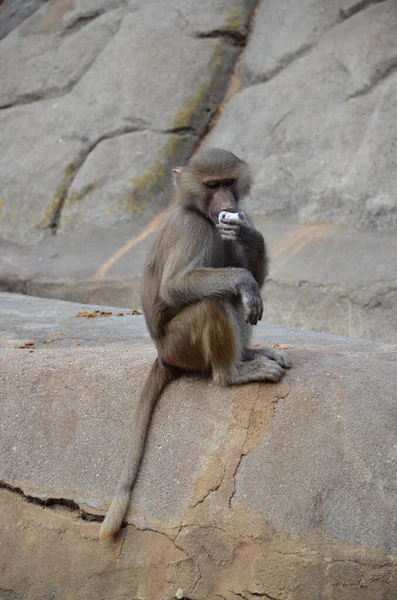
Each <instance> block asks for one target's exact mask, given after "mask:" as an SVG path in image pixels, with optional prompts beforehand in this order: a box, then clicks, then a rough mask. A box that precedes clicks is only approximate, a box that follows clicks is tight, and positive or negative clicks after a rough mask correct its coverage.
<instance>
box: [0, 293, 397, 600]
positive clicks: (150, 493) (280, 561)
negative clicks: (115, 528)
mask: <svg viewBox="0 0 397 600" xmlns="http://www.w3.org/2000/svg"><path fill="white" fill-rule="evenodd" d="M0 307H1V312H0V330H1V349H0V359H1V363H2V365H1V370H0V373H1V375H0V378H1V391H0V395H1V403H0V407H1V408H0V410H1V419H0V423H1V442H0V443H1V452H0V456H1V459H0V477H1V480H2V481H3V487H5V488H8V491H7V489H6V490H4V491H3V492H2V496H1V497H2V502H3V509H2V511H1V514H2V518H3V515H4V518H5V519H6V521H5V523H6V524H7V526H6V528H5V530H6V536H7V538H6V540H8V541H6V543H5V544H4V543H3V544H2V547H3V549H4V551H3V550H2V551H1V553H0V559H1V561H2V566H3V573H5V579H4V577H3V581H4V583H3V586H4V587H5V589H8V590H13V591H14V593H15V594H16V596H15V597H19V596H18V594H19V595H20V596H21V597H23V598H35V597H37V596H38V594H39V593H40V594H44V593H45V592H46V593H48V592H49V589H50V587H49V586H50V585H52V588H51V589H55V590H56V593H57V597H60V598H67V597H74V598H104V599H105V598H108V597H109V596H108V595H107V594H109V590H110V589H112V592H111V593H112V597H113V596H114V597H116V598H124V597H126V596H125V595H123V594H125V593H126V592H125V590H126V589H128V590H129V592H128V593H129V594H130V597H137V598H138V597H141V598H142V597H143V598H174V597H192V598H197V599H203V600H204V599H208V598H214V599H215V598H216V597H217V594H218V597H219V596H220V597H224V598H227V600H229V599H230V600H232V599H233V600H234V599H235V597H237V598H239V597H240V598H248V599H250V598H252V597H254V596H255V597H257V596H258V595H259V597H260V596H261V594H262V596H263V597H266V594H268V596H269V595H270V596H271V597H275V598H288V597H289V596H290V597H293V598H294V600H295V599H296V600H313V599H318V600H320V598H321V599H323V598H325V599H328V598H329V599H331V598H338V600H339V599H340V598H342V599H343V600H348V599H349V600H352V599H356V598H357V600H363V599H364V600H377V599H378V598H379V600H380V599H383V600H384V598H387V599H390V600H392V599H393V598H394V596H393V593H395V589H396V581H397V556H396V555H397V543H396V540H397V521H396V516H395V515H396V509H397V495H396V490H395V485H394V483H393V482H394V479H395V471H396V462H397V454H396V451H395V450H396V448H395V447H396V444H395V434H394V429H395V428H394V425H393V424H394V423H395V422H396V419H397V408H396V407H397V404H396V400H397V397H396V391H395V390H396V386H397V346H392V345H375V344H371V343H369V342H364V341H357V340H356V341H355V340H345V339H343V338H337V337H332V336H329V335H325V334H315V333H311V332H304V331H300V330H297V329H286V328H281V327H277V326H264V325H260V326H259V327H257V328H255V340H254V341H255V343H259V344H261V345H264V344H271V345H277V346H278V347H282V348H284V349H286V351H288V352H289V353H290V354H291V357H292V359H293V363H294V366H293V368H292V369H291V371H290V372H289V373H288V375H287V376H286V377H285V378H284V380H283V381H282V382H281V383H279V384H276V385H274V384H262V385H259V384H252V385H247V386H240V387H235V388H228V389H220V388H217V387H216V386H215V385H214V384H212V383H211V382H209V381H204V380H200V379H196V378H194V377H183V378H181V379H180V380H179V381H177V382H175V383H174V384H172V385H170V386H169V388H168V389H167V390H166V392H165V393H164V395H163V396H162V398H161V401H160V403H159V405H158V408H157V409H156V412H155V415H154V419H153V423H152V427H151V430H150V435H149V440H148V447H147V452H146V454H145V458H144V461H143V465H142V470H141V472H140V475H139V477H138V481H137V484H136V486H135V488H134V491H133V493H132V499H131V506H130V510H129V512H128V515H127V522H128V523H129V524H130V527H128V528H127V530H126V534H125V535H126V537H125V536H123V538H122V539H119V540H115V541H109V542H108V543H106V544H102V545H101V544H99V542H98V541H97V540H96V535H97V533H98V524H97V523H87V522H86V521H84V520H80V519H78V518H77V517H78V515H79V514H80V515H83V516H84V515H85V517H86V518H88V517H90V516H91V518H97V517H98V515H99V514H103V513H104V511H105V509H106V507H107V506H108V503H109V501H110V499H111V497H112V494H113V491H114V487H115V484H116V482H117V479H118V476H119V473H120V470H121V467H122V462H123V458H124V456H125V449H126V443H127V440H128V436H129V435H131V431H132V420H133V418H134V407H135V406H136V403H137V401H138V396H139V390H140V388H141V385H142V382H143V379H144V377H145V375H146V373H147V371H148V369H149V366H150V363H151V361H152V360H153V358H154V356H155V352H154V348H153V345H152V343H151V341H150V340H149V338H148V335H147V333H146V330H145V326H144V322H143V317H142V316H139V315H137V316H135V315H128V314H126V311H125V310H124V311H123V310H122V309H117V308H107V309H106V310H104V309H103V307H97V306H84V305H80V304H73V303H66V302H56V301H51V300H41V299H35V298H26V297H24V296H18V295H12V294H1V295H0ZM95 311H99V312H95ZM100 311H102V312H105V313H110V314H107V315H106V316H105V315H103V316H97V317H95V316H91V315H100ZM121 312H124V315H122V316H121V315H120V316H117V315H118V313H121ZM79 313H80V314H83V315H84V314H85V316H79V317H78V316H76V315H78V314H79ZM13 490H14V492H13ZM18 490H19V492H18ZM26 496H29V497H30V498H32V497H33V498H36V499H37V500H38V501H41V502H42V503H43V504H44V505H45V504H47V505H53V506H55V508H54V509H50V508H48V507H47V508H46V509H43V508H42V507H37V506H31V505H29V504H27V503H26V501H25V500H24V497H26ZM65 505H68V506H69V508H68V509H67V508H65ZM57 506H59V509H57ZM62 506H63V507H64V508H63V512H57V511H58V510H61V509H62ZM77 507H79V508H80V511H82V512H80V513H79V512H78V511H77ZM65 510H66V512H65ZM28 540H30V541H29V544H30V545H32V544H33V543H37V544H38V546H39V547H40V552H39V553H35V556H34V557H32V558H31V559H30V560H29V561H27V563H28V567H26V568H27V572H28V573H31V576H32V578H33V584H31V587H30V588H29V587H28V586H27V583H26V582H25V581H24V580H21V578H20V577H18V568H17V565H18V564H22V562H21V561H23V562H25V560H26V559H25V555H24V551H23V552H22V554H19V557H18V558H16V556H15V552H14V553H13V552H11V551H10V546H11V547H14V548H15V547H19V545H21V548H22V547H25V545H26V543H27V541H28ZM13 544H14V546H13ZM5 546H6V548H7V551H5V548H4V547H5ZM50 548H51V550H50ZM72 549H73V550H72ZM65 553H67V554H70V553H73V554H74V556H75V558H73V562H74V560H77V561H78V557H82V556H85V558H84V560H82V562H81V563H80V566H79V568H78V569H77V575H76V578H75V579H73V581H70V580H67V578H66V576H65V572H64V569H62V568H61V569H58V567H57V566H56V565H57V564H58V562H59V561H61V560H62V558H61V557H62V556H64V555H65ZM48 554H50V557H51V559H50V564H53V565H54V567H53V572H54V570H55V571H56V575H54V576H53V578H52V580H51V576H50V575H49V574H48V573H47V574H46V573H45V576H44V577H40V578H38V577H37V575H36V574H35V573H36V571H37V570H38V568H39V566H40V564H41V563H42V562H43V561H45V560H47V559H46V556H47V555H48ZM10 556H11V558H10ZM160 556H161V559H160ZM51 561H52V562H51ZM63 562H64V561H63ZM155 564H157V567H158V568H157V576H156V577H155V578H153V579H152V578H151V577H150V573H151V572H152V570H153V569H154V565H155ZM105 567H106V569H105ZM104 569H105V570H104ZM100 572H101V573H102V575H101V576H100V578H99V580H98V579H97V577H96V574H99V573H100ZM121 572H122V573H123V574H121ZM105 573H106V574H105ZM118 573H120V578H119V576H118ZM29 581H30V580H29ZM50 581H51V583H50ZM115 581H117V582H119V583H118V584H117V586H116V588H115V587H114V585H115ZM364 583H365V585H364ZM347 585H348V586H349V587H348V590H349V595H347V588H346V586H347ZM82 586H83V587H82ZM145 586H146V587H145ZM35 594H36V595H35ZM68 594H69V595H68ZM233 594H234V596H233ZM249 594H251V595H249ZM285 594H287V595H285ZM288 594H289V596H288Z"/></svg>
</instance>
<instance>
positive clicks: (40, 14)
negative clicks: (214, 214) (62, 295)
mask: <svg viewBox="0 0 397 600" xmlns="http://www.w3.org/2000/svg"><path fill="white" fill-rule="evenodd" d="M204 8H205V13H204V14H203V15H201V14H200V12H199V11H198V10H197V8H196V6H195V2H193V0H181V1H180V2H174V3H173V4H172V6H170V5H169V3H167V2H161V1H157V2H150V3H139V2H127V3H126V2H124V1H123V0H112V2H104V1H96V2H94V1H92V0H91V1H88V0H79V1H76V2H70V1H69V0H58V1H57V2H53V3H49V4H46V5H45V6H43V7H42V8H41V9H40V10H39V11H37V12H36V13H35V14H33V15H32V16H30V17H29V18H28V19H26V20H25V21H23V22H22V23H21V24H20V25H19V26H18V27H17V28H16V29H14V30H13V31H12V32H11V33H9V35H8V36H6V37H5V38H4V39H3V40H2V41H1V42H0V79H1V82H2V85H1V91H0V106H1V107H3V110H2V111H1V114H0V128H1V131H2V135H1V141H0V144H1V145H0V171H1V173H2V189H1V192H0V198H1V203H0V209H1V210H0V234H1V235H2V236H3V237H4V238H6V239H9V240H13V241H17V242H18V243H22V244H26V243H27V242H32V243H33V242H36V243H37V241H38V240H40V239H41V238H42V237H43V234H44V232H45V231H46V230H57V229H58V227H61V229H62V230H65V229H67V228H71V227H78V228H82V229H84V228H85V227H89V226H92V227H95V226H99V227H100V228H103V227H107V226H112V225H115V224H117V222H119V221H122V220H125V219H129V221H133V222H136V221H137V216H136V215H138V216H141V218H143V216H142V213H145V211H146V213H145V214H146V217H147V213H149V214H150V213H151V212H153V211H155V210H156V208H158V205H159V204H161V203H162V202H163V203H164V201H165V199H166V197H167V190H165V192H166V193H164V188H167V182H168V180H169V177H168V171H169V169H170V167H171V165H173V164H174V161H180V160H186V158H187V157H188V156H189V155H190V153H191V152H192V150H193V148H194V145H195V144H196V143H197V140H198V137H199V136H200V135H201V133H202V132H203V130H204V129H205V127H206V126H207V123H208V121H209V119H210V117H211V115H212V114H213V112H214V111H215V110H216V108H217V106H218V104H219V102H220V100H221V98H222V96H223V94H224V90H225V86H226V85H227V81H228V75H229V72H230V70H231V68H232V67H233V65H234V62H235V58H236V56H237V53H238V44H239V42H240V41H241V40H242V39H244V37H245V35H246V33H247V23H248V19H249V16H250V13H251V11H252V8H253V2H252V1H251V0H246V1H245V0H233V2H225V0H217V1H216V2H207V3H206V4H205V7H204ZM109 155H110V156H111V157H112V159H111V160H110V159H109ZM149 198H150V200H151V202H150V207H149V206H148V204H149Z"/></svg>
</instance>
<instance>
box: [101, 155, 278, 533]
mask: <svg viewBox="0 0 397 600" xmlns="http://www.w3.org/2000/svg"><path fill="white" fill-rule="evenodd" d="M174 178H175V190H174V204H173V207H172V208H171V209H170V210H169V212H168V215H167V217H166V219H165V221H164V223H163V225H162V227H161V229H160V230H159V232H158V234H157V236H156V238H155V240H154V243H153V246H152V249H151V251H150V253H149V257H148V260H147V263H146V267H145V270H144V276H143V286H142V304H143V309H144V314H145V318H146V323H147V326H148V329H149V332H150V335H151V337H152V339H153V340H154V342H155V344H156V347H157V352H158V358H157V359H156V361H155V363H154V364H153V366H152V369H151V371H150V373H149V376H148V379H147V380H146V383H145V385H144V388H143V390H142V393H141V396H140V400H139V405H138V409H137V411H136V415H135V425H134V434H133V435H132V437H131V441H130V447H129V452H128V456H127V460H126V464H125V467H124V471H123V473H122V476H121V479H120V482H119V484H118V487H117V490H116V495H115V498H114V500H113V502H112V504H111V506H110V508H109V511H108V514H107V516H106V519H105V521H104V522H103V524H102V527H101V531H100V537H101V538H102V539H104V538H106V537H108V536H109V535H112V534H113V533H115V532H116V531H117V530H118V529H119V527H120V526H121V524H122V520H123V517H124V514H125V511H126V510H127V507H128V502H129V494H130V490H131V487H132V485H133V483H134V480H135V478H136V475H137V473H138V469H139V465H140V461H141V458H142V453H143V449H144V444H145V439H146V434H147V430H148V427H149V422H150V416H151V413H152V411H153V409H154V406H155V404H156V401H157V399H158V398H159V396H160V394H161V392H162V390H163V389H164V387H165V385H167V384H168V383H169V382H170V381H172V380H173V379H175V378H176V377H177V376H178V374H179V373H181V372H183V371H198V372H201V373H206V374H207V373H208V374H212V377H213V379H214V380H215V381H216V382H217V383H218V384H220V385H230V384H235V383H245V382H250V381H263V380H271V381H278V380H279V379H280V378H281V377H282V375H283V373H284V368H287V367H289V366H290V362H289V360H288V358H287V357H285V356H284V355H282V354H281V353H279V352H277V351H259V350H258V351H256V350H253V349H249V348H248V346H249V342H250V331H251V325H250V324H256V322H257V321H258V320H259V319H260V318H261V316H262V310H263V305H262V299H261V296H260V288H261V287H262V285H263V283H264V280H265V277H266V274H267V257H266V248H265V243H264V240H263V237H262V235H261V234H260V233H259V232H258V231H257V230H256V229H255V227H254V226H253V224H252V222H251V221H250V220H249V218H248V217H247V220H246V221H244V222H239V223H238V224H236V225H234V226H227V225H219V224H218V215H219V213H220V212H221V211H222V210H229V211H230V210H231V211H235V212H236V211H238V210H239V202H240V199H241V198H242V197H243V196H245V195H246V194H247V193H249V190H250V185H251V174H250V171H249V168H248V166H247V165H246V163H245V162H244V161H242V160H240V159H239V158H237V157H236V156H234V154H232V153H231V152H227V151H225V150H220V149H210V150H206V151H204V152H201V153H200V154H197V155H195V156H194V157H193V158H192V159H191V160H190V161H189V163H188V165H187V167H184V168H177V169H175V170H174Z"/></svg>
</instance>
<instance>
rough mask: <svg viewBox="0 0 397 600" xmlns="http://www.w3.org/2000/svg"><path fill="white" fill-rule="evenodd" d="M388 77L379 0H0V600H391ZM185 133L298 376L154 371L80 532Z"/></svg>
mask: <svg viewBox="0 0 397 600" xmlns="http://www.w3.org/2000/svg"><path fill="white" fill-rule="evenodd" d="M396 67H397V0H383V1H382V0H381V1H376V0H373V1H370V0H356V1H355V0H300V2H296V1H293V0H262V1H259V2H256V1H254V0H252V1H251V0H202V1H200V2H198V1H197V0H150V1H148V0H50V1H46V0H28V1H27V0H2V1H0V432H1V435H0V448H1V451H0V503H1V508H0V521H1V525H0V527H1V531H2V536H1V538H2V543H1V544H0V600H53V599H55V600H78V599H81V600H91V599H92V600H116V599H117V600H172V599H179V600H181V599H185V600H254V599H261V600H265V599H267V600H396V598H397V542H396V540H397V520H396V514H397V490H396V485H395V481H396V469H397V446H396V443H395V429H396V425H395V424H396V421H397V414H396V406H397V404H396V400H397V395H396V387H397V366H396V365H397V346H396V342H397V319H396V314H397V236H396V226H397V197H396V189H397V69H396ZM205 145H216V146H221V147H224V148H227V149H229V150H231V151H233V152H235V153H236V154H237V155H239V156H241V157H242V158H245V159H247V160H248V162H249V163H250V164H251V165H252V168H253V172H254V176H255V188H254V190H253V193H252V196H251V197H250V198H248V199H247V201H246V208H247V210H249V211H250V213H251V214H252V216H253V217H254V219H255V221H256V223H257V224H258V227H259V228H260V229H261V231H262V232H263V233H264V235H265V238H266V241H267V245H268V247H269V251H270V257H271V271H270V277H269V281H268V283H267V285H266V286H265V290H264V297H265V305H266V313H265V317H264V321H265V323H262V324H261V325H260V326H259V327H258V328H256V340H255V341H256V342H257V343H259V344H261V345H266V344H272V345H275V346H276V347H281V348H284V349H285V350H286V351H287V352H290V353H291V356H292V359H293V363H294V366H293V369H291V371H290V372H289V373H288V374H287V376H286V377H285V378H284V380H283V381H282V382H281V383H280V384H277V385H273V384H268V385H257V384H256V385H249V386H242V387H239V388H236V389H234V388H233V389H231V390H230V389H228V390H225V389H224V390H220V389H217V388H216V387H215V386H213V385H212V384H211V383H209V382H205V381H204V382H203V381H199V380H196V379H194V378H183V379H181V380H180V381H178V382H175V383H174V384H172V385H171V386H170V387H169V389H168V390H167V391H166V393H165V394H164V397H163V398H162V401H161V402H160V405H159V408H158V410H157V411H156V413H155V416H154V420H153V427H152V429H151V432H150V435H149V440H148V449H147V454H146V455H145V459H144V463H143V468H142V471H141V473H140V476H139V480H138V482H137V486H136V488H135V489H134V493H133V496H132V502H131V507H130V511H129V513H128V515H127V524H126V526H125V527H124V528H123V530H122V532H121V534H120V536H119V537H118V538H117V539H115V540H111V541H109V542H106V543H105V544H100V543H99V542H98V540H97V535H98V531H99V524H98V522H97V521H98V520H101V518H102V515H103V514H104V512H105V510H106V507H107V506H108V504H109V501H110V499H111V496H112V493H113V489H114V487H115V484H116V481H117V479H118V476H119V473H120V470H121V466H122V461H123V457H124V454H125V446H126V440H127V438H128V435H129V432H130V431H131V428H132V424H131V419H133V414H134V413H133V411H134V407H135V406H136V402H137V401H138V397H139V390H140V387H141V385H142V381H143V379H144V377H145V374H146V373H147V371H148V368H149V365H150V362H151V361H152V360H153V352H154V349H153V346H152V344H151V342H150V340H149V338H148V334H147V332H146V329H145V327H144V322H143V317H142V316H140V315H137V314H136V312H137V311H136V310H135V311H134V310H131V309H139V306H140V300H139V289H140V275H141V269H142V264H143V260H144V257H145V254H146V251H147V248H148V244H149V243H150V241H151V237H152V234H153V232H154V231H155V229H156V227H157V225H158V224H159V223H160V221H161V219H162V218H163V214H164V210H165V209H166V207H167V204H168V202H169V185H170V170H171V168H172V167H174V166H177V165H179V164H182V165H183V164H184V163H185V162H186V160H187V159H188V158H189V157H190V156H191V155H192V153H194V152H195V151H196V150H197V149H198V148H200V147H202V146H205ZM17 293H19V294H17ZM21 293H22V294H23V295H21ZM32 296H36V298H34V297H32ZM63 300H72V301H75V302H76V304H73V303H71V302H63ZM83 303H92V304H95V305H89V304H83ZM114 307H117V308H114ZM275 323H277V324H278V325H274V324H275ZM279 325H283V326H284V327H280V326H279ZM285 326H288V327H285ZM300 328H304V329H312V330H317V331H318V332H322V333H310V332H305V331H302V330H301V329H300ZM331 334H334V335H331ZM335 334H336V335H335ZM337 336H344V337H337ZM346 338H366V340H367V341H357V339H350V340H349V339H346Z"/></svg>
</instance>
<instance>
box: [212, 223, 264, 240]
mask: <svg viewBox="0 0 397 600" xmlns="http://www.w3.org/2000/svg"><path fill="white" fill-rule="evenodd" d="M216 227H217V229H218V231H219V234H220V236H221V238H222V239H223V240H224V241H225V242H238V243H239V244H241V245H242V246H249V245H251V244H252V243H253V242H255V240H256V238H257V237H258V236H260V235H261V234H260V233H259V232H258V231H257V230H256V229H255V227H253V226H252V225H251V224H250V223H248V221H245V220H243V219H240V221H233V222H231V223H218V225H217V226H216Z"/></svg>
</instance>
